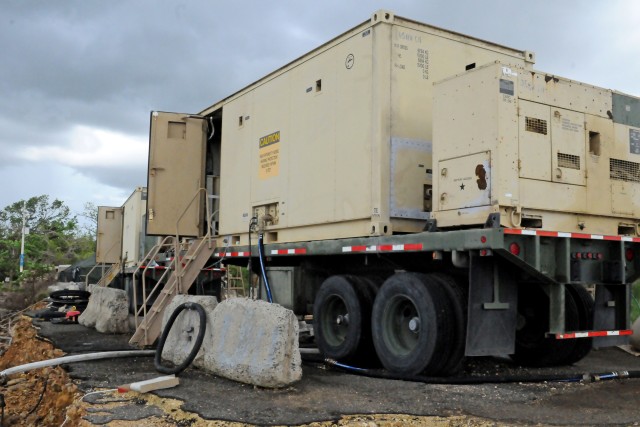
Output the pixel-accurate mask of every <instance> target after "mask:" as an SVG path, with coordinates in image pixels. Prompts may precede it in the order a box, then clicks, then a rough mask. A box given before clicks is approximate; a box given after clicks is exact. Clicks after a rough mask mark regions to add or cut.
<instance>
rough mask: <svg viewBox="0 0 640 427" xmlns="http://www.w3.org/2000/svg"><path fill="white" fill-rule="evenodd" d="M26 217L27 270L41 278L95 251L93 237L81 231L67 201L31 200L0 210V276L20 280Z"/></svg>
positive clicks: (44, 197)
mask: <svg viewBox="0 0 640 427" xmlns="http://www.w3.org/2000/svg"><path fill="white" fill-rule="evenodd" d="M23 216H24V220H25V226H26V227H28V228H29V233H28V234H27V235H26V236H25V261H24V269H25V271H26V272H28V275H29V276H30V277H39V276H41V275H43V274H44V273H46V272H47V271H50V270H51V269H52V268H53V267H54V266H55V265H57V264H68V263H71V262H74V261H76V260H78V259H80V258H82V257H85V256H87V255H88V254H89V253H91V252H93V237H92V236H91V235H86V234H82V233H80V231H79V227H78V220H77V217H76V216H75V215H72V213H71V210H70V209H69V207H68V206H66V205H65V204H64V202H62V201H60V200H58V199H55V200H53V201H50V200H49V196H47V195H42V196H37V197H31V198H30V199H28V200H21V201H18V202H15V203H13V204H11V205H9V206H7V207H5V208H4V209H3V210H2V211H0V277H10V278H11V279H12V280H14V279H16V278H18V274H19V255H20V240H21V235H22V221H23Z"/></svg>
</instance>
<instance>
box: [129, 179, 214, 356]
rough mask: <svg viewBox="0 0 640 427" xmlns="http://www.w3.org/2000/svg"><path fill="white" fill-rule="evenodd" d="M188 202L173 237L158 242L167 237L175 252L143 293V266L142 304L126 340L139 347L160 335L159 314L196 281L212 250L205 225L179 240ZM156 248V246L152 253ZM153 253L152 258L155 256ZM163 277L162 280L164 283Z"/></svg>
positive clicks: (163, 243)
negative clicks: (201, 232) (194, 236)
mask: <svg viewBox="0 0 640 427" xmlns="http://www.w3.org/2000/svg"><path fill="white" fill-rule="evenodd" d="M201 191H205V195H206V190H205V189H203V188H201V189H199V190H198V192H196V194H195V196H194V197H193V199H192V200H191V203H193V201H194V200H196V197H198V195H199V194H200V192H201ZM191 203H189V205H188V206H187V207H186V209H185V210H184V212H183V214H182V215H181V216H180V217H179V218H178V220H177V221H176V236H175V240H173V239H174V236H168V237H165V239H164V240H163V242H162V243H161V244H160V245H158V246H162V245H168V244H170V239H171V240H173V247H174V248H175V249H174V250H175V254H174V258H173V260H172V261H171V262H170V264H169V265H168V266H166V271H165V272H164V273H163V275H162V276H161V277H160V279H159V280H158V282H157V283H156V285H155V287H154V288H153V289H152V290H151V292H149V295H148V296H147V295H146V281H145V278H146V271H147V269H149V268H154V267H149V265H148V263H147V265H145V267H144V269H143V272H142V293H143V297H142V301H143V303H142V307H141V308H140V309H136V313H135V320H136V331H135V333H134V334H133V336H132V337H131V339H130V340H129V344H131V345H137V346H139V347H145V346H151V345H153V343H154V342H155V341H156V339H158V336H159V335H160V331H161V329H162V317H163V315H164V310H165V308H166V307H167V305H168V304H169V302H170V301H171V299H172V298H173V296H174V295H178V294H186V293H187V292H188V291H189V288H191V285H192V284H193V283H194V282H195V281H196V279H197V277H198V275H199V274H200V271H201V270H202V268H203V267H204V266H205V265H206V263H207V261H209V259H210V258H211V256H212V255H213V252H214V250H215V248H216V242H215V240H212V239H211V227H208V231H207V233H206V234H205V235H204V236H203V237H200V238H197V239H193V240H192V241H190V242H189V243H185V242H181V239H180V236H179V234H178V224H179V223H180V220H181V219H182V217H183V216H184V213H186V212H187V210H188V209H189V207H190V206H191ZM206 207H207V218H211V215H210V214H209V203H208V200H207V203H206ZM185 247H186V253H185V254H184V256H181V255H180V254H181V253H182V252H183V249H184V248H185ZM159 250H160V248H157V249H156V251H155V254H157V252H158V251H159ZM155 254H154V255H153V257H155ZM139 269H140V267H139V268H138V269H136V273H137V272H138V271H139ZM136 273H134V278H135V277H136ZM165 278H166V283H164V286H162V285H163V282H165ZM133 289H134V292H133V294H134V305H135V306H136V308H137V297H136V294H137V292H136V285H135V281H134V287H133ZM154 295H157V297H156V298H155V301H153V304H152V305H151V308H149V310H147V305H148V304H150V303H151V301H150V300H151V299H152V298H153V297H154ZM141 316H144V317H143V318H142V321H139V318H140V317H141Z"/></svg>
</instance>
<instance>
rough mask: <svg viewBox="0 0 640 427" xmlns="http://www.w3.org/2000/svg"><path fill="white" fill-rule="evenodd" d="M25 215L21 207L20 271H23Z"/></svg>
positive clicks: (25, 212)
mask: <svg viewBox="0 0 640 427" xmlns="http://www.w3.org/2000/svg"><path fill="white" fill-rule="evenodd" d="M26 217H27V211H26V210H25V209H24V206H23V207H22V243H21V244H20V273H22V272H23V271H24V235H25V227H24V226H25V221H26ZM27 233H28V231H27Z"/></svg>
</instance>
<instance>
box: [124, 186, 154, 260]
mask: <svg viewBox="0 0 640 427" xmlns="http://www.w3.org/2000/svg"><path fill="white" fill-rule="evenodd" d="M122 208H123V226H122V229H123V230H122V260H123V262H124V266H125V268H129V267H134V266H137V262H138V261H139V260H140V258H142V257H143V256H144V255H145V239H146V236H145V232H144V225H145V215H146V213H147V189H146V187H137V188H136V189H135V190H134V191H133V193H131V195H130V196H129V198H128V199H127V201H126V202H124V205H122ZM151 239H153V238H151Z"/></svg>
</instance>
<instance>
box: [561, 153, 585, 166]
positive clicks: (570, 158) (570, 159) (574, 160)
mask: <svg viewBox="0 0 640 427" xmlns="http://www.w3.org/2000/svg"><path fill="white" fill-rule="evenodd" d="M558 167H561V168H569V169H577V170H580V156H575V155H573V154H565V153H558Z"/></svg>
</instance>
